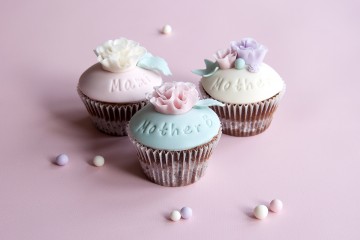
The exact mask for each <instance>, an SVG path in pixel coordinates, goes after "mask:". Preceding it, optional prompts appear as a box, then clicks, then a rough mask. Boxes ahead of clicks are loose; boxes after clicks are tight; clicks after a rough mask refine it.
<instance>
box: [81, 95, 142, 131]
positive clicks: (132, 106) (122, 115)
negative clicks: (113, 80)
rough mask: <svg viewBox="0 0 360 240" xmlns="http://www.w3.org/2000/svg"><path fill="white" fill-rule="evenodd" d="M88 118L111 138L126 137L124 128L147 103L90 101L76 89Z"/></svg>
mask: <svg viewBox="0 0 360 240" xmlns="http://www.w3.org/2000/svg"><path fill="white" fill-rule="evenodd" d="M78 94H79V96H80V98H81V100H82V101H83V103H84V105H85V107H86V109H87V111H88V113H89V114H90V118H91V120H92V122H93V123H94V125H95V126H96V128H97V129H99V130H100V131H101V132H104V133H106V134H109V135H113V136H126V135H127V132H126V126H127V124H128V122H129V120H130V119H131V117H132V116H133V115H134V114H135V113H136V112H137V111H139V110H140V109H141V108H143V107H144V106H145V105H146V104H147V101H141V102H136V103H127V104H117V103H105V102H100V101H96V100H93V99H90V98H89V97H87V96H86V95H85V94H83V93H82V92H81V91H80V90H79V89H78Z"/></svg>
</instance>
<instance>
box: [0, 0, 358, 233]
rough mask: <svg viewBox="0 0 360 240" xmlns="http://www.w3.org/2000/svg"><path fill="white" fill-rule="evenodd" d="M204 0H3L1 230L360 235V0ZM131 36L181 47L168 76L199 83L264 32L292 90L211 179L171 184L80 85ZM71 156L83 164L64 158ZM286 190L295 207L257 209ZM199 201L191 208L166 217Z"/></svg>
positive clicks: (172, 51) (220, 155)
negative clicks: (222, 54)
mask: <svg viewBox="0 0 360 240" xmlns="http://www.w3.org/2000/svg"><path fill="white" fill-rule="evenodd" d="M191 2H193V3H191V4H190V1H160V0H154V1H141V2H140V1H131V2H130V1H129V2H126V1H119V0H116V1H93V2H90V1H64V0H63V1H60V0H56V1H40V0H34V1H3V2H2V7H1V10H0V11H1V12H0V18H1V19H0V20H1V21H0V29H1V40H0V41H1V64H0V72H1V87H0V107H1V124H0V131H1V160H0V161H1V167H0V190H1V196H0V239H6V240H9V239H28V240H30V239H37V240H38V239H53V240H56V239H65V240H66V239H87V240H92V239H107V240H111V239H144V238H146V239H158V240H160V239H169V238H171V239H240V238H241V239H359V238H360V230H359V222H360V207H359V206H357V204H359V202H360V191H359V187H358V186H359V180H360V177H359V172H360V171H359V169H360V162H359V159H360V150H359V149H360V148H359V140H360V125H359V118H360V111H359V105H360V104H359V89H360V82H359V74H358V73H357V71H358V69H359V58H358V55H359V54H360V47H359V42H360V41H359V40H360V39H359V36H360V28H359V26H358V25H359V22H360V17H359V13H358V9H359V8H360V4H359V1H356V0H354V1H350V0H343V1H308V0H305V1H296V2H295V1H285V0H277V1H272V3H270V1H262V2H260V1H243V2H240V1H235V0H234V1H230V0H229V1H221V2H220V1H213V2H210V1H191ZM195 2H196V3H195ZM166 23H169V24H171V25H172V27H173V30H174V32H173V34H172V35H171V36H163V35H160V34H159V30H160V29H161V27H162V26H163V25H164V24H166ZM118 36H125V37H128V38H130V39H133V40H136V41H139V42H140V43H141V44H142V45H143V46H145V47H146V48H147V49H148V50H149V51H151V52H152V53H153V54H155V55H159V56H162V57H164V58H165V59H167V61H168V63H169V65H170V67H171V69H172V72H173V74H174V75H173V77H171V78H166V79H167V80H170V79H171V80H177V81H194V82H196V81H197V80H198V79H199V78H198V77H197V76H196V75H194V74H192V73H191V72H190V70H192V69H197V68H201V67H202V66H203V62H202V61H203V58H205V57H210V56H211V55H212V54H213V53H214V52H215V51H216V50H218V49H223V48H224V47H226V46H227V45H228V43H229V42H230V41H231V40H239V39H241V38H242V37H246V36H252V37H254V38H255V39H257V40H258V41H259V42H261V43H263V44H265V45H266V46H267V47H268V48H269V49H270V51H269V53H268V55H267V57H266V59H265V62H267V63H268V64H270V65H271V66H273V67H274V68H275V69H276V70H277V71H278V72H279V73H280V74H281V76H282V77H283V79H284V80H285V81H286V83H287V93H286V95H285V98H284V99H283V102H282V104H281V106H280V108H279V109H278V111H277V113H276V116H275V118H274V121H273V123H272V125H271V126H270V128H269V129H268V130H267V131H266V132H265V133H263V134H261V135H259V136H255V137H249V138H234V137H230V136H223V138H222V139H221V141H220V143H219V146H218V148H217V149H216V151H215V153H214V155H213V157H212V159H211V161H210V166H209V168H208V172H207V174H206V175H205V177H204V178H203V179H201V180H200V181H199V182H198V183H196V184H194V185H192V186H188V187H182V188H166V187H161V186H157V185H155V184H153V183H151V182H149V181H148V180H146V178H145V177H144V175H143V173H142V172H141V169H140V166H139V164H138V163H137V161H136V156H135V150H134V148H133V147H132V145H131V143H130V141H129V140H128V139H127V138H114V137H108V136H106V135H104V134H101V133H99V132H97V131H96V130H95V129H94V128H93V126H92V125H91V122H90V120H89V118H88V116H87V113H86V111H85V108H84V107H83V105H82V103H81V101H80V99H79V97H78V96H77V93H76V90H75V89H76V84H77V81H78V78H79V77H80V75H81V73H82V72H83V71H84V70H85V69H87V68H88V67H89V66H90V65H92V64H94V63H95V61H96V57H95V55H94V53H93V52H92V49H94V48H95V47H96V46H97V45H99V44H101V43H103V42H104V41H105V40H108V39H112V38H116V37H118ZM62 152H65V153H67V154H68V155H69V156H70V163H69V164H68V165H67V166H65V167H58V166H55V165H53V164H52V163H51V160H53V159H54V157H55V156H56V155H57V154H59V153H62ZM97 154H100V155H103V156H104V157H105V158H106V164H105V166H104V167H102V168H95V167H92V166H91V165H89V163H88V161H89V160H91V158H92V157H93V156H94V155H97ZM273 198H279V199H281V200H282V201H283V203H284V209H283V211H282V212H281V213H280V214H274V213H270V214H269V216H268V218H267V219H266V220H264V221H258V220H255V219H253V218H252V217H251V214H250V212H251V210H252V208H253V207H255V206H256V205H258V204H261V203H268V202H269V201H271V199H273ZM185 205H187V206H190V207H191V208H192V209H193V217H192V218H191V219H190V220H188V221H180V222H178V223H173V222H169V221H168V220H167V219H166V216H167V214H168V213H170V211H171V210H173V209H180V208H181V207H183V206H185Z"/></svg>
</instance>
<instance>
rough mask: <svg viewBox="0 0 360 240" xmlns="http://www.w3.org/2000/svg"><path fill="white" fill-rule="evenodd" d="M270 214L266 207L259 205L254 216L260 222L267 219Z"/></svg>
mask: <svg viewBox="0 0 360 240" xmlns="http://www.w3.org/2000/svg"><path fill="white" fill-rule="evenodd" d="M268 212H269V210H268V208H267V207H266V206H265V205H258V206H256V207H255V208H254V216H255V217H256V218H257V219H260V220H261V219H264V218H266V217H267V215H268Z"/></svg>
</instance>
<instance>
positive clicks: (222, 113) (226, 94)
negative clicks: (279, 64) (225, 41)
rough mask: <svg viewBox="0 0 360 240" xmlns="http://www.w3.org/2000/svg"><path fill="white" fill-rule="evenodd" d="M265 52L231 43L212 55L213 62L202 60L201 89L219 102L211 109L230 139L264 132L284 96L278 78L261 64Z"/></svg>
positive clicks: (262, 48)
mask: <svg viewBox="0 0 360 240" xmlns="http://www.w3.org/2000/svg"><path fill="white" fill-rule="evenodd" d="M266 53H267V48H266V47H265V46H263V45H261V44H259V43H257V42H256V41H255V40H253V39H250V38H246V39H243V40H241V41H240V42H235V41H234V42H231V45H230V47H229V48H228V49H225V50H223V51H218V52H217V53H216V54H215V56H214V57H215V59H216V61H215V62H211V61H209V60H205V64H206V69H204V70H195V71H193V72H194V73H196V74H198V75H201V76H202V79H201V82H200V89H201V90H202V92H203V96H204V97H205V98H213V99H216V100H218V101H221V102H223V103H224V104H225V106H223V107H221V106H213V107H212V109H213V110H214V111H215V112H216V113H217V114H218V116H219V118H220V119H221V122H222V128H223V132H224V133H225V134H228V135H232V136H240V137H245V136H252V135H256V134H259V133H261V132H263V131H265V130H266V129H267V128H268V127H269V125H270V123H271V121H272V118H273V113H274V112H275V110H276V109H277V107H278V104H279V101H280V99H281V97H282V96H283V94H284V92H285V83H284V81H283V80H282V79H281V77H280V76H279V74H278V73H277V72H276V71H275V70H274V69H273V68H271V67H270V66H269V65H267V64H265V63H263V59H264V57H265V54H266Z"/></svg>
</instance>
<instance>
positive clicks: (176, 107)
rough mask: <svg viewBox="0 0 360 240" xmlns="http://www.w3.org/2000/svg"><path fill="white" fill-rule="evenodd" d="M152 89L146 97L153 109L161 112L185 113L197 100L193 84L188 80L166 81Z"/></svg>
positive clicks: (197, 96) (197, 95)
mask: <svg viewBox="0 0 360 240" xmlns="http://www.w3.org/2000/svg"><path fill="white" fill-rule="evenodd" d="M154 90H155V91H154V92H153V93H152V94H150V95H149V96H148V98H149V100H150V102H151V103H152V104H153V106H154V107H155V110H156V111H158V112H160V113H163V114H183V113H186V112H188V111H190V110H191V109H192V107H193V106H194V105H195V104H196V103H197V102H198V100H199V93H198V91H197V90H196V88H195V85H194V84H193V83H189V82H166V83H163V84H162V85H161V86H159V87H155V88H154Z"/></svg>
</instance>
